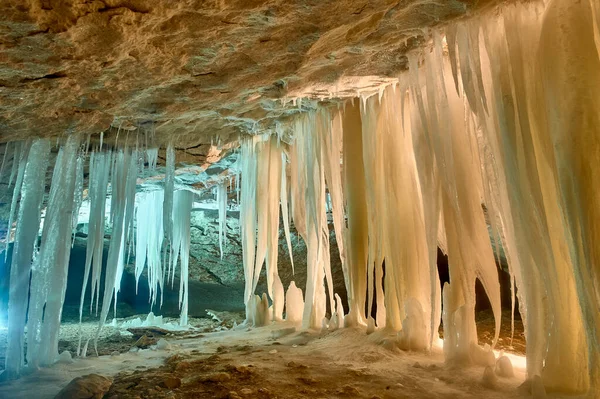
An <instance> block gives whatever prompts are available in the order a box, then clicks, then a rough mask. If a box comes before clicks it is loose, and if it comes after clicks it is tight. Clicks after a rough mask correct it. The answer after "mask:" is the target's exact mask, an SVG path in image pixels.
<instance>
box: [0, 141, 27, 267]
mask: <svg viewBox="0 0 600 399" xmlns="http://www.w3.org/2000/svg"><path fill="white" fill-rule="evenodd" d="M30 147H31V140H26V141H22V142H20V143H18V147H17V148H18V151H17V152H15V155H14V156H13V167H12V171H11V173H10V181H9V183H8V187H9V188H10V186H11V184H12V182H13V179H14V176H15V175H16V182H15V187H14V189H13V196H12V200H11V202H10V213H9V216H8V229H7V231H8V233H7V234H8V235H10V230H11V229H12V225H13V220H14V217H15V213H16V212H17V201H18V199H19V195H20V193H21V185H22V184H23V175H24V174H25V166H26V164H27V155H28V154H29V149H30ZM17 154H18V158H17ZM9 242H10V240H9V239H7V240H6V247H5V248H4V260H5V261H6V259H7V257H8V243H9Z"/></svg>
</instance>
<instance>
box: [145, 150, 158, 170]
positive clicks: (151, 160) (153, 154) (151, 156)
mask: <svg viewBox="0 0 600 399" xmlns="http://www.w3.org/2000/svg"><path fill="white" fill-rule="evenodd" d="M146 160H147V161H148V169H150V170H156V164H157V162H158V148H147V149H146Z"/></svg>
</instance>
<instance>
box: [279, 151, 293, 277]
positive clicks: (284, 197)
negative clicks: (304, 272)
mask: <svg viewBox="0 0 600 399" xmlns="http://www.w3.org/2000/svg"><path fill="white" fill-rule="evenodd" d="M286 162H287V157H286V155H285V153H283V152H282V154H281V164H282V167H281V217H282V219H283V232H284V234H285V242H286V244H287V249H288V254H289V255H290V263H291V264H292V275H293V274H294V256H293V254H292V239H291V237H290V211H289V209H290V207H289V201H288V197H289V194H288V177H287V171H286V170H287V168H286Z"/></svg>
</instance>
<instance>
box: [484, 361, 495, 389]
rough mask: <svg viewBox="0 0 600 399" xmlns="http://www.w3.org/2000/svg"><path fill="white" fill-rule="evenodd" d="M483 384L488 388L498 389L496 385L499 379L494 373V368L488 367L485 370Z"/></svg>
mask: <svg viewBox="0 0 600 399" xmlns="http://www.w3.org/2000/svg"><path fill="white" fill-rule="evenodd" d="M481 382H482V384H483V386H485V387H486V388H495V387H496V384H497V383H498V377H496V373H494V369H493V368H491V367H490V366H487V367H486V368H485V370H483V378H482V380H481Z"/></svg>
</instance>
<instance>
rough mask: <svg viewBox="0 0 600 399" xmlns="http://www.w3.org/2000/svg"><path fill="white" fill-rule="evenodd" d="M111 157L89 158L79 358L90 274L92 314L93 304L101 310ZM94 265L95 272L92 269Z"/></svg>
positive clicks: (105, 155)
mask: <svg viewBox="0 0 600 399" xmlns="http://www.w3.org/2000/svg"><path fill="white" fill-rule="evenodd" d="M110 165H111V154H110V153H107V154H103V153H98V154H96V153H94V152H92V153H91V155H90V166H89V175H88V184H89V187H88V198H89V201H90V218H89V224H88V241H87V248H86V257H85V268H84V276H83V284H82V287H81V297H80V300H79V343H78V346H77V354H79V353H80V348H81V340H82V338H83V337H82V332H81V321H82V317H83V303H84V299H85V292H86V288H87V284H88V279H89V277H90V274H91V289H90V293H91V294H90V312H91V311H92V306H93V304H94V300H95V301H96V313H97V312H98V311H97V308H98V295H99V291H100V287H99V286H100V273H101V271H102V255H103V251H104V222H105V205H106V191H107V185H108V178H109V176H110ZM92 261H93V268H92Z"/></svg>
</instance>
